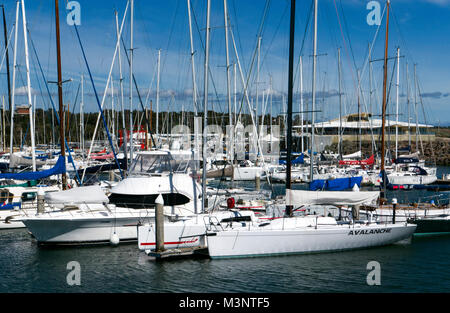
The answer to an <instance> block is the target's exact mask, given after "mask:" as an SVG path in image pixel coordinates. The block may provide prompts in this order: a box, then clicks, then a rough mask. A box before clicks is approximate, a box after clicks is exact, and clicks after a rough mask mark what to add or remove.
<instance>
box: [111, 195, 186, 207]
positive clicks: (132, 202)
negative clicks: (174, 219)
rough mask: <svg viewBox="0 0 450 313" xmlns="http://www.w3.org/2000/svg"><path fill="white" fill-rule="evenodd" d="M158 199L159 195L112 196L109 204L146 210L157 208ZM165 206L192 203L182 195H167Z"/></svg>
mask: <svg viewBox="0 0 450 313" xmlns="http://www.w3.org/2000/svg"><path fill="white" fill-rule="evenodd" d="M157 197H158V195H157V194H153V195H123V194H114V193H113V194H111V195H110V196H109V203H111V204H115V205H116V206H119V207H128V208H133V209H145V208H153V207H154V206H155V200H156V198H157ZM162 197H163V200H164V205H166V206H173V205H183V204H186V203H188V202H189V201H190V199H189V198H188V197H186V196H185V195H183V194H180V193H167V194H162Z"/></svg>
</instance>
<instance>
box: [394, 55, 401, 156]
mask: <svg viewBox="0 0 450 313" xmlns="http://www.w3.org/2000/svg"><path fill="white" fill-rule="evenodd" d="M399 87H400V48H397V101H396V108H395V111H396V113H395V122H396V123H395V158H398V97H399V95H398V92H399Z"/></svg>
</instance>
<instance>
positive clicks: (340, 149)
mask: <svg viewBox="0 0 450 313" xmlns="http://www.w3.org/2000/svg"><path fill="white" fill-rule="evenodd" d="M338 77H339V137H338V154H339V159H342V91H341V48H338Z"/></svg>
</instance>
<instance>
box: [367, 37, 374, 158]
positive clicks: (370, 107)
mask: <svg viewBox="0 0 450 313" xmlns="http://www.w3.org/2000/svg"><path fill="white" fill-rule="evenodd" d="M368 47H369V113H370V114H373V112H372V75H373V74H372V49H371V47H370V43H369V44H368ZM374 148H375V147H374V143H373V142H372V154H374V150H375V149H374Z"/></svg>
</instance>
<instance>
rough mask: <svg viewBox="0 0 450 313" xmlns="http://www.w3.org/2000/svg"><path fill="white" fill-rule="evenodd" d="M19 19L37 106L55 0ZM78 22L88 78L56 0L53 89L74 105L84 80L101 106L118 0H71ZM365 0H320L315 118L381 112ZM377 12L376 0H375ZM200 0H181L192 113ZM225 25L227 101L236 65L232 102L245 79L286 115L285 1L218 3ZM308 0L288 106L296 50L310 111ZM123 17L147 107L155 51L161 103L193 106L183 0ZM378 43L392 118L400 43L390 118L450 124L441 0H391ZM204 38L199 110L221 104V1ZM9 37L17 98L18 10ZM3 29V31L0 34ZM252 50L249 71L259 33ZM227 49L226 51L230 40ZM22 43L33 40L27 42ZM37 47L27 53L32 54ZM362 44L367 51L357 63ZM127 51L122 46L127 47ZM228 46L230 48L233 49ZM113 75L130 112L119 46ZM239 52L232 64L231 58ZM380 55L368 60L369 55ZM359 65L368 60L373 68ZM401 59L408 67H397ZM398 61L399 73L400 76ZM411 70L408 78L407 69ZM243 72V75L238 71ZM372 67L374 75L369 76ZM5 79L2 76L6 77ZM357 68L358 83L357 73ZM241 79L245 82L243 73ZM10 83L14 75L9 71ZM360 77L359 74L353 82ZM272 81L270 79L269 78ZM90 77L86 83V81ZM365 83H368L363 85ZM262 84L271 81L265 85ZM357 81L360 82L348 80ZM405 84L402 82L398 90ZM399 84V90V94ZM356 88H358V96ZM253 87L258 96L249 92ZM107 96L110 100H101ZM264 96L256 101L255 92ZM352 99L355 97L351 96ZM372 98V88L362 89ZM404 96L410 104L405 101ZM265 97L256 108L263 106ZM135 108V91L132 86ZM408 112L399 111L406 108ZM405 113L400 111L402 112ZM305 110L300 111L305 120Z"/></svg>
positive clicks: (446, 10)
mask: <svg viewBox="0 0 450 313" xmlns="http://www.w3.org/2000/svg"><path fill="white" fill-rule="evenodd" d="M24 2H25V8H26V20H27V27H28V29H29V38H28V46H29V47H28V48H29V62H30V78H31V88H32V94H33V96H32V97H33V101H34V99H36V107H37V108H42V107H44V108H48V107H49V106H50V105H51V104H50V101H49V97H48V93H47V91H46V87H45V82H44V79H43V78H42V76H41V73H40V70H39V65H38V61H37V60H38V59H39V62H40V64H41V66H42V68H43V72H44V75H45V79H46V80H47V81H56V80H57V75H56V73H57V72H56V68H57V67H56V43H55V42H56V39H55V7H54V1H48V0H25V1H24ZM78 2H79V4H80V19H81V25H79V26H78V31H79V35H80V38H81V42H82V46H83V49H84V51H85V53H86V58H87V61H88V65H89V68H90V71H91V73H92V81H91V79H90V77H89V73H88V70H87V66H86V63H85V61H84V59H83V55H82V50H81V47H80V44H79V42H78V39H77V36H76V32H75V27H74V26H71V25H69V24H68V23H67V20H66V18H67V15H68V14H69V12H70V11H69V10H66V8H65V6H66V4H67V1H65V0H60V5H59V6H60V11H59V12H60V28H61V57H62V71H63V80H71V81H69V82H66V83H65V84H64V86H63V90H64V103H65V104H66V105H69V108H70V109H71V110H75V111H76V112H78V111H79V108H80V99H81V90H80V79H81V76H82V75H83V76H84V105H85V111H90V112H98V104H97V100H96V97H95V93H94V88H93V84H94V85H95V90H96V91H97V94H98V98H99V101H100V102H101V101H102V97H103V94H104V92H105V90H106V92H107V96H106V97H105V103H104V107H105V108H111V107H112V106H113V105H114V107H115V108H116V109H119V108H120V106H121V103H122V102H121V97H120V95H121V93H120V88H119V87H120V84H119V81H120V73H119V62H118V56H116V60H115V62H114V66H113V71H112V82H113V86H112V89H111V86H109V87H108V89H105V86H106V81H107V78H108V74H109V70H110V67H111V64H112V60H113V56H114V52H115V46H116V40H117V34H116V20H115V11H117V14H118V22H119V25H120V24H121V22H122V18H123V16H124V12H125V8H126V6H127V1H126V0H108V1H105V0H97V1H92V0H91V1H88V0H79V1H78ZM369 2H370V1H366V0H319V1H318V3H319V4H318V20H317V27H318V35H317V40H318V41H317V53H318V57H317V72H316V73H317V76H316V110H317V111H320V112H317V113H316V120H328V119H333V118H338V116H339V111H340V109H339V108H341V112H342V114H347V113H356V112H357V111H358V98H359V106H360V109H361V111H365V112H372V113H373V114H374V115H377V114H380V112H381V97H382V86H383V70H382V67H383V62H380V61H379V60H380V59H382V58H383V57H384V49H385V32H386V28H385V24H386V20H385V17H386V16H385V15H383V19H382V21H381V25H380V26H378V25H369V24H368V23H367V15H368V14H369V13H370V12H371V10H368V9H367V4H368V3H369ZM378 2H379V4H380V8H381V10H380V11H381V12H380V13H383V12H384V8H385V1H378ZM206 3H207V1H206V0H191V7H192V8H191V9H192V11H191V12H192V19H193V21H192V32H193V41H194V51H195V52H194V63H195V71H194V72H195V76H196V85H197V94H198V109H199V110H203V95H204V91H203V90H204V68H205V58H204V55H205V53H204V46H205V33H206V32H205V29H206ZM227 3H228V16H229V22H230V32H229V56H230V72H231V79H230V80H231V81H230V83H231V86H230V88H231V95H232V99H231V105H232V107H234V80H235V78H234V77H235V76H234V71H233V70H234V66H233V64H235V63H239V64H238V65H236V68H237V75H236V86H237V96H236V99H237V100H236V103H237V104H236V107H237V110H238V111H242V112H244V113H247V112H248V104H247V102H246V101H245V98H244V97H243V94H242V91H243V86H244V84H243V83H242V80H243V81H244V82H246V83H245V84H247V82H248V87H247V88H248V91H249V94H250V97H249V99H250V101H251V102H252V105H253V106H254V107H255V106H256V103H257V102H258V112H262V111H264V112H266V113H270V112H271V111H272V113H273V114H274V115H275V114H279V113H283V112H285V111H286V108H285V106H286V104H285V102H286V99H287V89H288V88H287V85H288V84H287V82H288V49H289V27H290V20H289V17H290V1H288V0H277V1H274V0H271V1H270V0H228V1H227ZM312 3H313V1H312V0H303V1H297V3H296V10H295V14H296V18H295V43H294V45H295V46H294V51H295V52H294V58H295V61H294V67H295V69H294V112H299V111H300V81H301V80H300V66H299V59H300V56H302V60H303V67H302V73H303V75H302V77H303V79H302V83H303V93H302V94H303V99H304V107H303V109H304V110H306V109H309V110H311V107H310V105H311V91H312V76H313V75H312V60H313V58H312V54H313V14H312V13H313V11H312ZM3 4H4V7H5V14H6V22H7V29H8V37H9V38H10V39H8V40H9V42H10V44H9V45H10V47H11V49H10V50H9V58H10V64H11V72H12V66H13V49H12V48H13V46H14V38H15V36H14V30H15V29H14V28H13V26H14V24H15V14H16V1H14V0H5V1H3ZM133 13H134V17H133V47H134V49H133V73H134V75H135V78H136V81H137V84H138V87H139V90H140V94H141V99H142V101H143V105H144V106H146V107H149V105H150V104H149V103H150V100H151V101H152V103H153V109H154V110H155V109H156V81H157V79H156V77H157V57H158V50H159V49H161V69H160V103H159V110H160V111H167V110H169V111H170V110H175V111H180V110H183V109H184V110H187V111H192V110H193V99H192V90H193V83H192V68H191V53H190V49H191V47H190V41H189V20H188V10H187V0H167V1H154V0H134V11H133ZM389 17H390V20H389V40H388V55H389V58H390V59H389V63H388V86H387V89H388V94H389V100H388V111H389V113H390V114H392V115H390V118H392V119H395V116H394V113H395V112H396V104H397V100H396V99H397V97H396V95H397V82H396V79H397V61H396V58H395V57H396V53H397V48H399V49H400V66H399V86H398V95H399V97H398V98H399V101H398V107H399V120H402V121H407V119H408V117H409V118H410V119H411V121H412V122H415V121H416V108H417V118H418V120H419V122H422V123H423V122H425V123H429V124H434V125H440V126H444V125H450V105H449V104H450V102H449V99H450V96H449V93H450V71H449V68H450V56H449V53H448V52H449V51H450V38H449V36H448V34H449V33H450V23H449V22H448V20H449V18H450V0H415V1H413V0H391V10H390V15H389ZM130 20H131V19H130V7H128V11H127V16H126V19H125V22H124V27H123V31H122V37H123V39H124V42H125V45H126V48H127V49H129V48H130V41H131V38H130V37H131V36H130V35H131V23H130V22H131V21H130ZM210 20H211V25H210V26H211V37H210V59H209V71H210V75H209V81H208V82H209V83H208V84H209V85H208V86H209V88H208V100H209V101H208V108H209V110H215V111H220V112H228V102H227V78H226V77H227V76H226V44H225V27H224V1H221V0H212V1H211V18H210ZM18 26H19V27H18V39H17V40H18V43H17V64H18V65H17V67H16V68H17V69H18V71H17V78H16V95H17V97H16V101H15V102H16V105H20V104H26V103H27V98H26V96H25V95H26V88H25V86H26V66H25V64H26V63H25V47H24V38H23V28H22V15H21V14H19V23H18ZM2 33H3V32H2ZM259 36H260V37H261V41H260V42H261V46H260V49H259V51H260V52H259V56H260V57H259V80H258V79H257V76H258V75H257V74H258V66H257V65H258V62H257V60H258V53H257V51H258V50H257V43H258V37H259ZM233 39H234V43H235V46H236V49H235V48H234V44H233ZM1 42H2V43H1V45H2V47H1V48H0V51H1V52H0V53H1V55H2V62H1V66H2V67H1V69H0V73H1V74H2V75H1V82H0V90H1V93H2V95H7V83H6V64H5V60H4V55H5V54H4V52H5V49H4V40H3V36H2V39H1ZM31 42H32V43H31ZM32 44H33V45H34V46H35V48H36V54H37V57H36V54H35V53H34V51H33V50H32ZM369 46H370V47H371V59H372V60H374V61H373V62H370V63H369V62H367V60H368V52H369ZM338 49H340V51H341V68H342V70H341V74H340V75H339V72H338ZM127 52H128V53H129V52H130V51H127ZM236 52H237V53H236ZM120 56H121V65H122V73H123V80H122V83H123V94H124V101H123V105H124V107H125V109H128V108H130V100H129V94H130V93H129V90H130V80H129V77H130V70H129V66H128V63H127V62H126V59H125V52H124V50H123V49H121V51H120ZM238 58H239V62H237V59H238ZM377 60H378V61H377ZM369 64H371V65H372V66H371V69H370V66H369ZM406 65H407V66H406ZM406 67H408V75H406ZM414 68H416V75H414ZM241 71H242V76H241ZM370 73H372V75H369V74H370ZM11 76H12V74H11ZM358 76H359V80H358ZM339 77H341V94H342V97H341V103H342V106H341V107H340V106H339V103H340V102H339ZM242 78H243V79H242ZM11 79H12V77H11ZM358 81H359V82H360V83H359V84H358ZM271 82H272V84H271ZM92 83H93V84H92ZM370 83H372V87H371V88H370ZM271 85H272V88H271ZM358 85H359V86H360V88H358ZM408 87H409V88H408ZM49 89H50V92H51V96H52V98H53V101H54V103H55V104H56V105H57V96H56V92H57V90H56V85H55V84H51V83H50V84H49ZM408 89H409V91H408ZM358 90H360V92H358ZM257 93H258V98H256V94H257ZM111 94H112V95H113V97H112V98H111ZM263 94H264V96H265V98H264V99H265V100H263V98H262V96H263ZM358 95H359V97H358ZM370 95H372V96H370ZM408 98H409V106H408ZM263 101H264V106H263ZM132 106H133V108H135V109H136V108H138V107H139V106H140V105H139V99H138V98H137V95H136V93H135V92H134V93H133V100H132ZM408 108H409V109H408ZM408 112H409V114H408ZM305 118H306V116H305Z"/></svg>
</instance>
